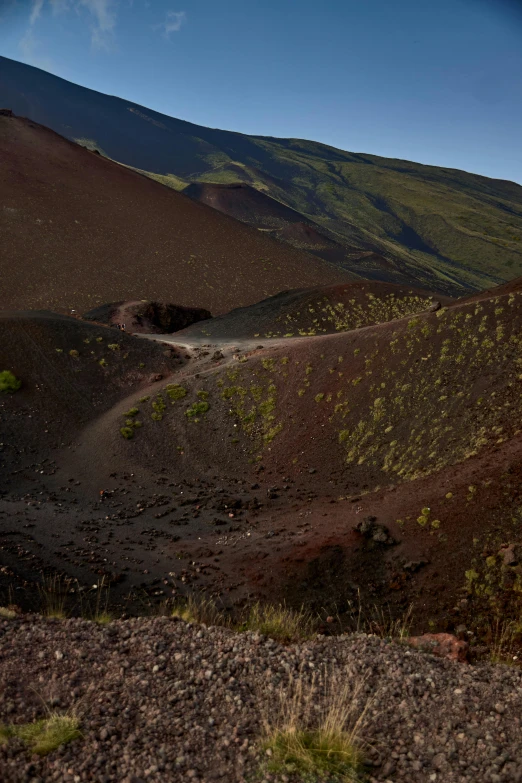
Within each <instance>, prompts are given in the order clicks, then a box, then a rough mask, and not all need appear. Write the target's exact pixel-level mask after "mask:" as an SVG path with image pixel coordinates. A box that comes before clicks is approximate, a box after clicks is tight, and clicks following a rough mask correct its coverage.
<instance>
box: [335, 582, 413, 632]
mask: <svg viewBox="0 0 522 783" xmlns="http://www.w3.org/2000/svg"><path fill="white" fill-rule="evenodd" d="M412 612H413V604H410V606H409V607H408V609H407V610H406V611H405V612H404V614H403V615H401V616H400V617H393V616H392V612H391V610H390V608H389V607H388V610H385V609H384V608H383V607H381V606H377V605H376V604H374V605H373V606H371V607H367V606H365V607H363V604H362V601H361V596H360V593H359V592H358V598H357V602H352V601H349V602H348V617H349V620H348V625H349V630H350V631H352V632H353V633H367V634H374V635H375V636H378V637H379V638H381V639H395V640H398V641H400V640H402V639H406V638H408V636H410V635H411V634H410V629H411V625H412ZM339 621H340V623H341V624H342V625H345V624H346V620H344V619H343V620H340V619H339ZM347 630H348V629H347Z"/></svg>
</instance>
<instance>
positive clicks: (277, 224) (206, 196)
mask: <svg viewBox="0 0 522 783" xmlns="http://www.w3.org/2000/svg"><path fill="white" fill-rule="evenodd" d="M183 192H184V193H185V195H187V196H190V198H193V199H195V200H196V201H200V202H201V203H202V204H207V205H208V206H209V207H213V208H214V209H217V210H218V211H219V212H224V213H225V214H226V215H230V216H231V217H234V218H236V220H241V221H242V222H243V223H250V224H251V225H253V226H256V227H258V228H282V227H283V226H286V225H287V224H288V223H299V222H300V221H302V220H303V216H302V214H301V213H300V212H296V211H295V209H291V208H290V207H287V206H286V204H282V203H281V202H280V201H277V200H276V199H274V198H271V197H270V196H268V195H266V193H261V191H259V190H256V188H253V187H252V186H251V185H247V184H246V183H244V182H232V183H230V184H217V183H213V182H193V183H191V184H190V185H188V187H186V188H185V190H184V191H183Z"/></svg>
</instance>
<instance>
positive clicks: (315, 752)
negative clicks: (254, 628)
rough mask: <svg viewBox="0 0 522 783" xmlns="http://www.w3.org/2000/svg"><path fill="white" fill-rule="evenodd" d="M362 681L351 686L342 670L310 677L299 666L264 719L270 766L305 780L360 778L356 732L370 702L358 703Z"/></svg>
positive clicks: (350, 782)
mask: <svg viewBox="0 0 522 783" xmlns="http://www.w3.org/2000/svg"><path fill="white" fill-rule="evenodd" d="M363 685H364V681H360V682H358V683H357V684H356V685H355V686H354V685H353V684H352V682H351V681H350V679H349V677H348V676H347V675H346V674H345V673H342V672H340V671H334V672H333V673H330V674H328V675H327V674H323V675H322V676H321V677H318V676H316V675H314V676H313V678H312V682H311V683H308V682H307V681H306V678H305V676H304V675H303V672H302V671H301V672H300V673H299V674H298V675H297V677H296V678H294V679H292V680H291V681H290V684H289V688H288V689H287V690H281V691H280V692H279V699H278V700H279V709H276V710H273V709H272V711H271V713H270V714H269V715H267V716H265V717H264V719H263V735H264V736H263V749H264V751H265V753H266V755H267V757H268V762H267V763H266V766H267V768H268V771H270V772H273V773H276V774H279V775H284V774H286V775H288V774H291V775H294V774H297V775H298V776H299V779H300V780H302V781H303V783H304V782H305V781H306V782H307V783H315V781H319V780H327V781H329V783H334V782H335V783H359V781H360V782H361V783H362V781H363V780H364V779H365V778H364V769H363V755H362V752H361V749H360V745H359V740H358V732H359V731H360V729H361V727H362V724H363V721H364V718H365V713H366V710H367V708H368V705H369V703H368V702H367V704H366V706H365V707H362V706H361V699H360V693H361V689H362V687H363Z"/></svg>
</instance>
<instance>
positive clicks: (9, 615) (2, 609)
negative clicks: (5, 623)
mask: <svg viewBox="0 0 522 783" xmlns="http://www.w3.org/2000/svg"><path fill="white" fill-rule="evenodd" d="M0 617H3V618H4V620H13V619H14V618H15V617H16V612H15V611H14V609H10V608H9V607H8V606H0Z"/></svg>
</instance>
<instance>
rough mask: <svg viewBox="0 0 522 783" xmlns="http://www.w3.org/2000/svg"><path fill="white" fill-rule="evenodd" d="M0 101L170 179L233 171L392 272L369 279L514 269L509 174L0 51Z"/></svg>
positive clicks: (448, 282) (450, 290)
mask: <svg viewBox="0 0 522 783" xmlns="http://www.w3.org/2000/svg"><path fill="white" fill-rule="evenodd" d="M0 103H2V104H4V105H5V106H8V107H10V108H12V109H13V110H14V111H15V113H17V114H20V115H25V116H28V117H31V118H32V119H34V120H36V121H38V122H41V123H43V124H45V125H48V126H49V127H51V128H53V129H54V130H56V131H58V132H59V133H61V134H63V135H65V136H67V137H68V138H70V139H76V140H77V141H78V142H79V143H81V144H84V145H86V146H90V147H91V148H94V147H96V148H98V149H100V150H101V151H102V152H103V153H104V154H106V155H108V156H109V157H111V158H113V159H115V160H118V161H120V162H121V163H124V164H126V165H127V166H133V167H136V168H137V169H140V170H143V171H144V172H149V173H151V174H152V175H153V176H154V177H157V178H161V181H162V182H164V183H165V184H169V185H172V186H173V187H174V188H175V189H179V188H180V187H182V184H183V182H196V181H202V182H211V183H224V184H227V183H237V181H238V180H241V181H242V182H245V183H247V184H249V185H251V186H252V187H254V188H256V189H258V190H262V191H263V192H264V193H266V194H267V195H269V196H271V197H272V198H274V199H276V200H277V201H279V202H281V203H282V204H284V205H286V206H287V207H289V208H290V209H292V210H294V211H297V212H298V213H300V214H302V215H303V219H304V221H305V222H306V221H308V220H312V221H314V222H315V223H317V224H319V225H321V226H323V227H324V228H325V229H327V230H328V236H330V237H335V236H338V237H339V242H340V243H341V244H348V245H349V246H350V247H354V248H357V249H358V250H363V251H372V252H373V253H377V254H378V255H379V256H385V257H386V258H387V259H388V261H390V262H394V264H395V272H396V271H397V270H400V272H401V273H402V275H403V277H400V278H397V277H393V276H392V277H390V276H388V277H386V276H384V277H380V278H379V277H376V279H384V280H397V281H398V282H401V281H404V280H405V279H406V281H407V282H410V283H415V284H416V285H418V286H420V287H423V288H426V289H428V290H431V291H434V292H438V293H442V294H449V295H459V294H463V293H465V292H466V290H481V289H485V288H490V287H492V286H494V285H496V284H500V283H502V282H505V281H508V280H510V279H512V278H514V277H516V276H517V275H520V274H522V187H520V186H519V185H516V184H515V183H512V182H506V181H503V180H494V179H489V178H487V177H482V176H478V175H474V174H469V173H467V172H463V171H458V170H455V169H444V168H440V167H436V166H425V165H421V164H417V163H413V162H410V161H403V160H395V159H387V158H380V157H377V156H374V155H370V154H366V153H351V152H344V151H342V150H338V149H335V148H333V147H328V146H326V145H324V144H319V143H316V142H313V141H306V140H300V139H276V138H272V137H261V136H246V135H244V134H240V133H233V132H230V131H221V130H217V129H212V128H204V127H202V126H198V125H194V124H192V123H189V122H185V121H182V120H177V119H174V118H171V117H167V116H165V115H162V114H159V113H157V112H154V111H152V110H150V109H146V108H144V107H142V106H138V105H136V104H133V103H132V102H130V101H126V100H123V99H120V98H115V97H113V96H108V95H103V94H101V93H97V92H94V91H92V90H88V89H85V88H83V87H79V86H77V85H74V84H71V83H70V82H66V81H65V80H63V79H60V78H58V77H55V76H52V75H51V74H48V73H45V72H44V71H41V70H39V69H36V68H33V67H31V66H27V65H22V64H20V63H17V62H15V61H12V60H8V59H5V58H2V59H1V60H0ZM378 274H380V272H379V270H377V275H378ZM404 276H405V277H404ZM372 277H373V275H372ZM197 304H200V305H202V304H203V303H202V302H199V303H197Z"/></svg>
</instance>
